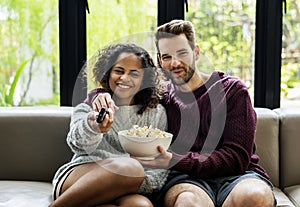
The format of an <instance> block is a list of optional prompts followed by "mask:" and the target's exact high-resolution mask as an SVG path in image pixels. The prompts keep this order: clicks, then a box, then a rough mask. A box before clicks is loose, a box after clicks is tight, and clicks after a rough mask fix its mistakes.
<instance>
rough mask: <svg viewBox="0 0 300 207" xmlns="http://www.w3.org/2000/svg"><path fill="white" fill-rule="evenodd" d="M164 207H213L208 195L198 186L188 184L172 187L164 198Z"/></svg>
mask: <svg viewBox="0 0 300 207" xmlns="http://www.w3.org/2000/svg"><path fill="white" fill-rule="evenodd" d="M165 206H166V207H177V206H190V207H194V206H195V207H196V206H197V207H201V206H205V207H210V206H211V207H213V206H214V204H213V202H212V200H211V198H210V197H209V195H208V194H207V193H206V192H205V191H204V190H203V189H201V188H200V187H199V186H196V185H194V184H190V183H181V184H177V185H174V186H173V187H172V188H170V190H169V191H168V192H167V194H166V196H165Z"/></svg>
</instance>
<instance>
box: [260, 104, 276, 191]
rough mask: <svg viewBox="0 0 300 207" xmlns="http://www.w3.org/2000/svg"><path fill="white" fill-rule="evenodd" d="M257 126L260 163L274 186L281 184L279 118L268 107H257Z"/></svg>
mask: <svg viewBox="0 0 300 207" xmlns="http://www.w3.org/2000/svg"><path fill="white" fill-rule="evenodd" d="M255 111H256V114H257V127H256V134H255V143H256V147H257V149H256V153H257V154H258V156H259V158H260V160H259V164H260V165H261V166H262V167H263V168H264V169H265V170H266V171H267V173H268V174H269V176H270V179H271V181H272V183H273V185H274V186H276V187H278V186H279V141H278V136H279V118H278V116H277V114H276V113H275V112H274V111H272V110H270V109H266V108H255Z"/></svg>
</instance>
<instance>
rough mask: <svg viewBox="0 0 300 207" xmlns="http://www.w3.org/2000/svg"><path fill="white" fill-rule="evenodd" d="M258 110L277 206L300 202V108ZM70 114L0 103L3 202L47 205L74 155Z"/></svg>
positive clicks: (0, 205) (4, 205)
mask: <svg viewBox="0 0 300 207" xmlns="http://www.w3.org/2000/svg"><path fill="white" fill-rule="evenodd" d="M255 110H256V112H257V116H258V125H257V134H256V143H257V153H258V155H259V156H260V158H261V159H260V164H261V165H262V166H263V167H264V168H265V169H266V170H267V171H268V173H269V174H270V176H271V180H272V182H273V184H274V185H275V187H276V188H275V196H276V198H277V202H278V206H300V162H299V160H300V108H299V109H275V110H270V109H265V108H256V109H255ZM71 114H72V108H71V107H20V108H18V107H17V108H9V107H7V108H6V107H4V108H3V107H2V108H1V107H0V140H1V144H0V163H1V169H0V207H28V206H30V207H46V206H48V204H49V203H50V202H51V199H52V198H51V191H52V186H51V179H52V177H53V174H54V172H55V171H56V169H57V168H58V167H59V166H60V165H61V164H63V163H65V162H67V161H68V160H69V159H70V158H71V156H72V153H71V151H70V149H69V148H68V146H67V144H66V142H65V138H66V134H67V132H68V129H69V123H70V117H71ZM298 159H299V160H298Z"/></svg>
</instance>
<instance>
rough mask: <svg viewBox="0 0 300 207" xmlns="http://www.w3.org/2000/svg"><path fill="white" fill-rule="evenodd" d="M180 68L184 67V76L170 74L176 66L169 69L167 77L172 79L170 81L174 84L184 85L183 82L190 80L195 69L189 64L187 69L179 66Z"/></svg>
mask: <svg viewBox="0 0 300 207" xmlns="http://www.w3.org/2000/svg"><path fill="white" fill-rule="evenodd" d="M180 68H181V69H184V71H185V72H186V74H185V76H184V77H174V76H173V75H172V71H173V70H175V69H176V68H173V69H172V70H171V71H169V72H168V76H169V78H170V79H171V80H172V82H173V83H174V84H175V85H178V86H181V85H184V84H186V83H188V82H189V81H190V80H191V78H192V77H193V75H194V73H195V69H194V68H192V67H190V66H189V68H188V69H186V68H182V67H180Z"/></svg>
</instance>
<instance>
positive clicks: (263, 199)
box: [223, 178, 275, 207]
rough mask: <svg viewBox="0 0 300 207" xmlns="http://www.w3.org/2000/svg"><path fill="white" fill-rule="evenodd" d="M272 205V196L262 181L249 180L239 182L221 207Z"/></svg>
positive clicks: (271, 206) (265, 206)
mask: <svg viewBox="0 0 300 207" xmlns="http://www.w3.org/2000/svg"><path fill="white" fill-rule="evenodd" d="M274 203H275V202H274V195H273V192H272V189H271V188H270V186H269V185H268V184H267V183H265V182H264V181H262V180H259V179H256V178H249V179H244V180H242V181H240V183H238V184H237V185H236V186H235V187H234V188H233V190H232V191H231V193H230V194H229V195H228V197H227V199H226V200H225V202H224V204H223V207H234V206H243V207H247V206H249V207H250V206H251V207H260V206H264V207H273V206H274Z"/></svg>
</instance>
